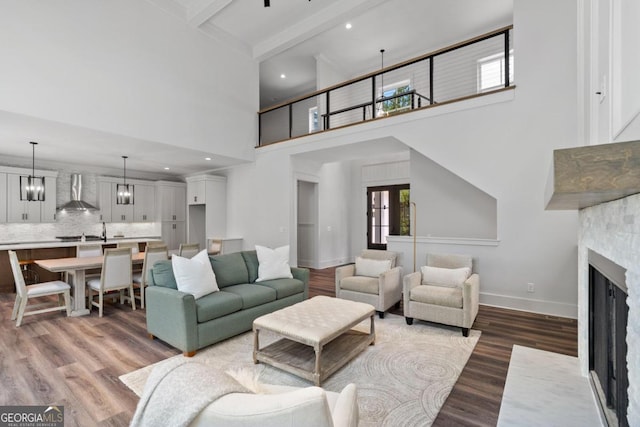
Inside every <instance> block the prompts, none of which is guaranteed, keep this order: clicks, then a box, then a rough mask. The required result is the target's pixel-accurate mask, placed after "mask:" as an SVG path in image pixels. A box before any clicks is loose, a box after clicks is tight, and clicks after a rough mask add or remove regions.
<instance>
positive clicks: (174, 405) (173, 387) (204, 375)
mask: <svg viewBox="0 0 640 427" xmlns="http://www.w3.org/2000/svg"><path fill="white" fill-rule="evenodd" d="M247 392H249V391H248V390H247V389H246V388H245V387H243V386H242V385H240V384H239V383H238V382H237V381H236V380H234V379H233V378H232V377H230V376H229V375H227V374H226V373H225V372H220V371H216V370H215V369H212V368H211V367H209V366H207V365H203V364H201V363H198V362H190V361H188V360H185V359H180V358H178V359H176V360H175V361H169V362H167V363H163V364H161V365H160V366H158V367H156V368H155V369H154V370H153V372H151V375H149V379H148V380H147V383H146V384H145V387H144V392H143V393H142V397H141V398H140V401H139V402H138V407H137V408H136V412H135V414H134V415H133V419H132V420H131V424H130V425H131V426H132V427H146V426H149V427H157V426H172V427H173V426H188V425H189V424H190V423H191V422H192V421H193V420H194V419H195V418H196V417H197V416H198V414H200V412H201V411H202V410H203V409H204V408H205V407H206V406H207V405H209V404H210V403H211V402H213V401H215V400H216V399H218V398H220V397H222V396H224V395H225V394H229V393H247Z"/></svg>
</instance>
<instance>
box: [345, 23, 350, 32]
mask: <svg viewBox="0 0 640 427" xmlns="http://www.w3.org/2000/svg"><path fill="white" fill-rule="evenodd" d="M344 27H345V28H346V29H347V30H350V29H351V22H347V24H346V25H345V26H344Z"/></svg>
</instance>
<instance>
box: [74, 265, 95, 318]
mask: <svg viewBox="0 0 640 427" xmlns="http://www.w3.org/2000/svg"><path fill="white" fill-rule="evenodd" d="M70 276H71V275H70ZM71 277H72V278H73V283H71V286H72V288H73V295H72V298H71V316H73V317H79V316H87V315H89V314H90V313H91V310H90V308H87V302H86V301H87V296H86V292H85V291H86V286H85V270H73V275H72V276H71Z"/></svg>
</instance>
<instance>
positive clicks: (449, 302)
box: [403, 254, 480, 337]
mask: <svg viewBox="0 0 640 427" xmlns="http://www.w3.org/2000/svg"><path fill="white" fill-rule="evenodd" d="M473 271H474V269H473V258H472V257H471V256H467V255H439V254H428V255H427V265H426V266H425V267H422V268H421V269H420V271H416V272H414V273H411V274H407V275H406V276H404V279H403V293H404V296H403V305H404V317H405V319H406V321H407V324H408V325H411V324H413V319H414V318H416V319H420V320H426V321H428V322H436V323H442V324H445V325H451V326H458V327H460V328H462V335H464V336H465V337H466V336H469V329H470V328H471V326H472V325H473V322H474V320H475V318H476V316H477V314H478V305H479V299H480V276H478V274H476V273H473Z"/></svg>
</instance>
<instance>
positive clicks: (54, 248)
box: [0, 236, 161, 293]
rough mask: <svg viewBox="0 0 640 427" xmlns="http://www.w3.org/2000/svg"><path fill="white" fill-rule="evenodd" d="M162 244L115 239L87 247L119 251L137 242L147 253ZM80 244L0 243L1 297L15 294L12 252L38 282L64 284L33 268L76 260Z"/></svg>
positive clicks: (56, 276)
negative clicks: (38, 262)
mask: <svg viewBox="0 0 640 427" xmlns="http://www.w3.org/2000/svg"><path fill="white" fill-rule="evenodd" d="M158 240H161V238H160V237H159V236H142V237H117V238H116V237H114V238H108V239H107V241H106V242H105V241H104V240H88V241H87V242H86V243H91V244H102V246H103V248H115V247H116V246H117V245H118V242H122V241H127V242H132V241H133V242H137V243H138V246H139V247H140V250H141V251H144V248H145V247H146V243H147V242H150V241H158ZM80 243H81V242H79V241H63V240H62V239H55V240H43V241H33V242H6V243H0V293H15V291H16V290H15V284H14V282H13V274H12V273H11V264H9V255H8V254H7V251H8V250H12V251H16V253H17V255H18V259H19V260H20V263H21V264H22V268H23V269H24V270H29V271H30V276H33V277H37V278H38V281H40V282H44V281H49V280H60V274H57V273H52V272H49V271H47V270H45V269H43V268H41V267H38V266H37V265H35V264H33V260H35V259H54V258H69V257H75V256H76V246H78V245H79V244H80Z"/></svg>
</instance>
